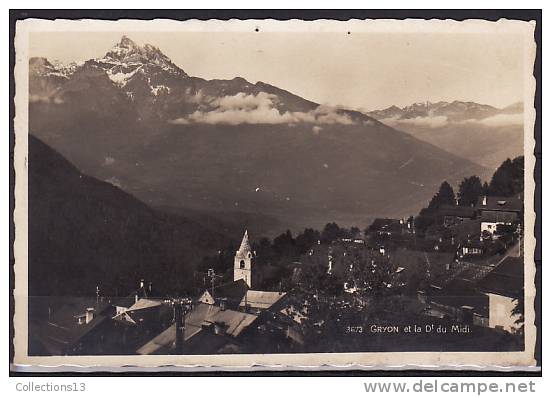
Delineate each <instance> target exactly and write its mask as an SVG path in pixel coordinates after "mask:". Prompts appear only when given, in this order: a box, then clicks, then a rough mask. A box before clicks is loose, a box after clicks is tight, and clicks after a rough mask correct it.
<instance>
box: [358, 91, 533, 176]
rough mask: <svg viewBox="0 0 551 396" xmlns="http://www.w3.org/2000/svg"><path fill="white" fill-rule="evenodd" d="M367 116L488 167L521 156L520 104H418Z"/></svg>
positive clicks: (521, 106) (493, 167) (389, 108)
mask: <svg viewBox="0 0 551 396" xmlns="http://www.w3.org/2000/svg"><path fill="white" fill-rule="evenodd" d="M367 114H369V115H370V116H371V117H373V118H376V119H377V120H379V121H381V122H383V123H385V124H387V125H389V126H392V127H394V128H397V129H400V130H403V131H405V132H408V133H410V134H411V135H412V136H415V137H416V138H418V139H421V140H424V141H426V142H430V143H432V144H434V145H436V146H438V147H440V148H442V149H444V150H447V151H450V152H453V153H454V154H457V155H459V156H461V157H464V158H467V159H469V160H471V161H473V162H476V163H478V164H480V165H482V166H485V167H488V168H492V169H495V168H497V167H498V166H499V164H501V162H503V160H504V159H506V158H514V157H516V156H518V155H522V154H523V139H524V133H523V124H524V119H523V118H524V109H523V104H522V103H515V104H512V105H510V106H507V107H505V108H502V109H498V108H495V107H492V106H489V105H484V104H478V103H474V102H460V101H454V102H437V103H431V102H422V103H414V104H412V105H410V106H406V107H403V108H399V107H397V106H391V107H388V108H386V109H383V110H376V111H371V112H368V113H367Z"/></svg>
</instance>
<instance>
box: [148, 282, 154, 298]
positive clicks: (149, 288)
mask: <svg viewBox="0 0 551 396" xmlns="http://www.w3.org/2000/svg"><path fill="white" fill-rule="evenodd" d="M147 291H149V296H150V297H151V293H152V292H153V282H149V284H148V285H147Z"/></svg>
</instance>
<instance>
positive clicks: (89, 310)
mask: <svg viewBox="0 0 551 396" xmlns="http://www.w3.org/2000/svg"><path fill="white" fill-rule="evenodd" d="M93 319H94V308H86V323H87V324H88V323H90V322H91V321H92V320H93Z"/></svg>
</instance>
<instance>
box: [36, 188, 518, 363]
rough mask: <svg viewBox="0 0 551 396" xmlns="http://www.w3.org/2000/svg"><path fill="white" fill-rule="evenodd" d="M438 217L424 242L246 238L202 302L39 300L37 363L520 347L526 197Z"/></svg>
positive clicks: (371, 230) (357, 235)
mask: <svg viewBox="0 0 551 396" xmlns="http://www.w3.org/2000/svg"><path fill="white" fill-rule="evenodd" d="M431 213H432V216H433V221H432V223H431V225H430V227H426V228H425V229H424V230H423V232H422V233H421V232H420V231H419V230H418V226H417V224H418V223H419V222H418V221H416V220H415V218H414V217H413V216H411V217H409V218H402V219H389V218H379V219H375V220H374V221H373V222H372V223H371V225H370V226H369V227H368V228H367V229H366V230H365V231H364V232H362V231H360V230H359V229H358V228H355V227H352V228H351V229H345V228H340V227H339V226H338V225H336V224H335V223H330V224H328V225H327V226H326V227H325V229H324V230H323V231H322V232H321V233H320V232H318V231H314V230H311V229H306V230H305V231H304V233H302V234H300V235H298V236H297V237H296V238H293V236H292V235H291V233H290V232H289V231H288V232H287V233H284V234H282V235H281V236H280V237H278V238H276V239H274V245H269V243H268V242H267V241H265V240H264V241H260V242H258V241H257V242H254V243H252V242H251V239H250V237H251V236H250V235H249V234H248V232H247V231H246V230H245V231H244V235H243V237H242V240H241V243H240V245H239V247H238V249H236V250H234V251H233V252H231V253H232V256H233V257H232V258H231V259H232V261H233V265H231V264H230V265H229V266H228V265H227V262H228V260H221V259H220V258H214V259H213V260H214V261H212V260H211V261H208V260H207V261H205V263H204V266H207V267H209V268H203V270H204V271H201V270H198V271H196V272H195V273H194V274H193V276H194V278H196V279H194V284H195V292H193V293H189V294H188V295H185V296H166V295H165V296H163V295H159V293H157V292H156V289H155V285H153V284H152V283H151V282H149V281H148V280H147V279H141V280H138V282H137V285H136V290H135V291H134V292H132V293H131V294H130V295H128V296H126V297H122V298H121V297H108V296H103V295H102V293H101V289H100V287H98V288H97V290H96V296H95V297H75V298H67V297H30V302H29V318H30V319H29V320H30V326H29V327H30V332H29V349H30V351H31V352H32V353H34V354H37V355H71V354H76V355H93V354H112V355H118V354H138V355H151V354H163V355H167V354H224V353H295V352H344V351H392V350H401V351H404V350H443V349H445V350H469V348H471V349H474V348H478V349H480V347H481V345H483V347H484V348H488V350H503V349H505V350H518V349H521V348H522V347H523V301H524V300H523V297H522V296H523V288H524V266H523V243H522V242H523V204H522V197H521V196H520V194H516V195H512V196H486V195H483V196H479V197H478V198H477V200H476V203H473V204H471V205H469V206H465V205H459V203H458V202H457V203H456V204H455V205H450V204H442V205H439V206H438V208H436V209H435V210H432V212H431ZM267 245H269V246H267ZM276 245H277V246H276ZM286 246H287V247H289V249H290V248H291V247H293V248H294V249H295V250H293V252H292V253H289V252H285V251H284V250H285V249H286ZM297 246H300V247H298V248H297ZM270 249H271V250H270ZM274 249H275V250H274ZM274 251H279V252H280V253H279V255H275V256H277V257H274V253H273V252H274ZM269 252H272V253H269ZM220 254H221V255H222V254H223V253H222V252H220ZM269 256H271V257H269ZM213 262H214V263H218V264H217V265H218V268H216V265H212V266H211V265H210V264H212V263H213ZM221 265H223V266H225V267H227V268H220V267H221ZM190 276H191V275H190ZM228 277H229V279H228ZM412 326H413V328H414V329H416V328H419V329H421V330H419V331H418V333H419V334H417V335H416V334H415V333H416V332H415V331H413V330H411V328H412ZM434 328H436V329H439V330H438V331H434V333H433V334H431V337H426V333H427V332H430V329H434ZM385 329H390V330H388V331H387V330H385ZM424 329H428V330H424ZM423 335H424V337H423ZM475 340H476V342H474V341H475ZM481 340H482V341H484V342H483V343H481Z"/></svg>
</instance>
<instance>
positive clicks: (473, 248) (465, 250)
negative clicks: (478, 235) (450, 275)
mask: <svg viewBox="0 0 551 396" xmlns="http://www.w3.org/2000/svg"><path fill="white" fill-rule="evenodd" d="M485 252H486V247H485V245H484V243H483V242H482V241H480V240H478V239H476V240H474V241H472V240H469V241H467V242H465V243H463V244H461V245H460V246H459V249H458V252H457V255H458V257H459V258H465V257H479V256H482V255H484V253H485Z"/></svg>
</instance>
